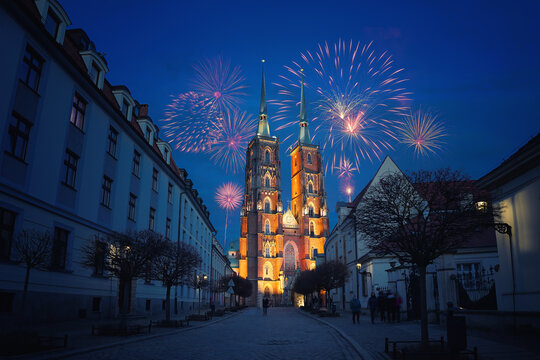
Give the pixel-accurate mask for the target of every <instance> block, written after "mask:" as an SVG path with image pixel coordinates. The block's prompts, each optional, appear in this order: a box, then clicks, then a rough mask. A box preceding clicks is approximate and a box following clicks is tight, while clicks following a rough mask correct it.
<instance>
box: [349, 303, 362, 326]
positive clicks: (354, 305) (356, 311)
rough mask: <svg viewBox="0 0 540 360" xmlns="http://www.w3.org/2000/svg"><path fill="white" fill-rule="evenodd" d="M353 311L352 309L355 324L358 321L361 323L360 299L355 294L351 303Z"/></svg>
mask: <svg viewBox="0 0 540 360" xmlns="http://www.w3.org/2000/svg"><path fill="white" fill-rule="evenodd" d="M350 306H351V311H352V322H353V324H356V322H358V323H359V324H360V309H361V307H360V301H359V300H358V299H357V298H356V296H353V298H352V300H351V303H350Z"/></svg>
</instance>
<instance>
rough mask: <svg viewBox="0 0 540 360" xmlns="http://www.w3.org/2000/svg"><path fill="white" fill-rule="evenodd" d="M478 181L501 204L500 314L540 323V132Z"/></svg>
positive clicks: (498, 284)
mask: <svg viewBox="0 0 540 360" xmlns="http://www.w3.org/2000/svg"><path fill="white" fill-rule="evenodd" d="M478 183H479V185H480V186H482V187H483V188H485V189H487V190H489V191H490V192H491V196H492V199H493V203H494V204H495V205H496V206H501V208H502V214H501V219H499V223H500V225H499V227H498V231H500V232H498V233H497V248H498V252H499V262H500V270H499V272H498V279H497V304H498V309H499V311H500V314H499V315H504V313H512V312H513V311H516V312H518V313H519V314H518V317H519V320H518V325H531V324H534V325H535V326H537V327H538V326H540V320H539V319H540V317H539V316H538V312H540V277H538V276H536V275H535V274H537V273H538V271H539V270H540V264H539V262H538V259H539V258H540V221H539V219H540V216H539V214H540V134H537V135H536V136H535V137H534V138H533V139H532V140H530V141H529V142H528V143H527V144H526V145H525V146H523V147H522V148H521V149H519V150H518V151H517V152H516V153H514V154H512V155H511V156H510V157H509V158H508V159H507V160H505V161H504V162H503V163H502V164H501V165H499V166H498V167H497V168H495V169H494V170H492V171H491V172H490V173H488V174H487V175H485V176H484V177H482V178H481V179H480V180H478ZM507 230H510V231H507ZM534 313H536V315H534ZM508 317H509V316H508ZM507 322H509V320H508V319H507Z"/></svg>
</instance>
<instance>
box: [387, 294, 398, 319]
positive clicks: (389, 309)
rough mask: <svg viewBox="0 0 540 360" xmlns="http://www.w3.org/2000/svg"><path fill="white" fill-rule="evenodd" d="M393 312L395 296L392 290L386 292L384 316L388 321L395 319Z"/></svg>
mask: <svg viewBox="0 0 540 360" xmlns="http://www.w3.org/2000/svg"><path fill="white" fill-rule="evenodd" d="M395 312H396V297H395V296H394V294H393V293H392V292H390V291H389V292H388V295H387V296H386V318H387V320H388V322H394V321H395Z"/></svg>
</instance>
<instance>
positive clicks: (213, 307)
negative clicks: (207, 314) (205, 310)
mask: <svg viewBox="0 0 540 360" xmlns="http://www.w3.org/2000/svg"><path fill="white" fill-rule="evenodd" d="M210 310H211V311H212V315H214V314H215V313H216V305H214V303H213V302H211V303H210Z"/></svg>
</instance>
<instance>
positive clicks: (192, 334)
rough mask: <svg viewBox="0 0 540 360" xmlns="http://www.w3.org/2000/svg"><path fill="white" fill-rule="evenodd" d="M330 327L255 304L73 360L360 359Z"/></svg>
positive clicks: (294, 312) (295, 312)
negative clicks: (197, 324)
mask: <svg viewBox="0 0 540 360" xmlns="http://www.w3.org/2000/svg"><path fill="white" fill-rule="evenodd" d="M360 358H361V357H360V356H359V355H358V354H357V353H356V352H354V350H353V349H351V348H350V346H349V344H348V343H347V342H346V341H345V340H344V339H343V338H342V337H341V336H340V335H338V334H337V332H336V331H335V330H333V329H332V328H330V327H328V326H326V325H323V324H321V323H320V322H318V321H316V320H313V319H311V318H309V317H306V316H304V315H303V314H300V313H299V312H298V310H296V309H293V308H270V309H269V311H268V316H267V317H263V316H262V311H261V310H258V309H254V308H249V309H246V310H243V311H242V312H241V313H239V314H237V315H235V316H234V317H232V318H230V319H225V320H223V321H220V322H218V323H216V324H212V325H209V326H205V327H202V328H199V329H193V330H190V331H184V332H180V333H178V334H175V335H170V336H164V337H159V338H155V339H149V340H146V341H140V342H136V343H131V344H126V345H121V346H115V347H111V348H107V349H104V350H100V351H94V352H90V353H87V354H84V355H78V356H74V357H70V358H69V359H214V360H215V359H360Z"/></svg>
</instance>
